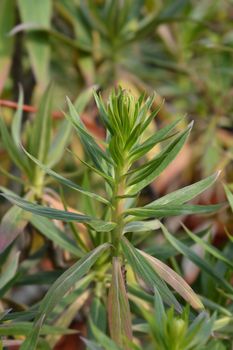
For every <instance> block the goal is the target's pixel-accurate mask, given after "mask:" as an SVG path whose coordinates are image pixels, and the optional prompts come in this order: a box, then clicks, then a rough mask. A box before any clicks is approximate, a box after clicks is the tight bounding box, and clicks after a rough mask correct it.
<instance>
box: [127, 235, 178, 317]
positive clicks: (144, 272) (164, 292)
mask: <svg viewBox="0 0 233 350" xmlns="http://www.w3.org/2000/svg"><path fill="white" fill-rule="evenodd" d="M121 245H122V249H123V252H124V254H125V256H126V258H127V260H128V262H129V264H130V265H131V267H132V269H133V271H134V272H135V273H136V274H137V275H138V276H140V278H141V279H143V280H144V282H145V283H146V284H147V285H148V286H150V287H151V288H152V290H153V289H154V286H155V287H156V288H157V289H158V290H159V293H160V294H161V296H162V298H163V300H164V301H165V303H167V304H168V305H174V307H175V308H176V310H177V311H179V312H181V311H182V309H181V306H180V304H179V303H178V301H177V300H176V298H175V297H174V295H173V294H172V293H171V291H170V290H169V289H168V287H167V285H166V284H165V282H164V281H163V280H162V279H161V278H160V276H159V275H158V273H157V272H156V271H155V270H154V269H153V267H152V266H151V264H150V263H149V262H148V261H147V260H146V259H145V257H144V256H142V255H141V254H140V253H139V252H138V251H137V249H136V248H134V247H133V246H132V245H131V244H130V243H129V241H128V240H127V239H126V238H125V237H123V238H122V240H121Z"/></svg>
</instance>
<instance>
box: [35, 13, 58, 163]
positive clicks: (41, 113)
mask: <svg viewBox="0 0 233 350" xmlns="http://www.w3.org/2000/svg"><path fill="white" fill-rule="evenodd" d="M34 11H35V10H34ZM52 94H53V88H52V85H51V84H50V85H49V86H48V87H47V89H46V90H45V92H44V94H43V96H42V98H41V101H40V105H39V109H38V112H37V113H36V116H35V119H34V121H33V127H32V133H31V135H30V152H31V153H32V155H33V156H34V157H36V158H37V159H38V160H39V161H41V162H45V163H46V161H47V155H48V152H49V147H50V139H51V127H52V116H51V111H52Z"/></svg>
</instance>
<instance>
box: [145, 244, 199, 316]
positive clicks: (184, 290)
mask: <svg viewBox="0 0 233 350" xmlns="http://www.w3.org/2000/svg"><path fill="white" fill-rule="evenodd" d="M138 252H139V253H140V254H142V255H143V256H144V257H145V258H146V260H147V261H148V262H149V263H150V264H151V265H152V267H153V268H154V269H155V271H156V272H157V274H158V275H159V276H160V277H161V278H162V279H163V280H164V281H166V283H168V284H169V285H170V286H172V288H174V289H175V291H176V292H177V293H178V294H180V295H181V297H182V298H183V299H185V300H186V301H187V302H188V303H189V304H190V305H192V307H193V308H194V309H197V310H200V309H203V304H202V302H201V301H200V299H199V297H198V296H197V295H196V293H194V291H193V290H192V288H191V287H190V286H189V285H188V283H187V282H185V280H184V279H183V278H182V277H181V276H179V275H178V274H177V273H176V272H175V271H173V270H172V269H171V268H170V267H169V266H167V265H166V264H164V263H163V262H162V261H160V260H158V259H156V258H154V257H152V256H151V255H149V254H147V253H144V252H143V251H139V250H138Z"/></svg>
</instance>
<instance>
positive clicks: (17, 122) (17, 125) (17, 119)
mask: <svg viewBox="0 0 233 350" xmlns="http://www.w3.org/2000/svg"><path fill="white" fill-rule="evenodd" d="M22 117H23V88H22V86H21V85H19V100H18V107H17V111H16V112H15V115H14V118H13V120H12V124H11V134H12V138H13V140H14V143H15V145H16V146H17V148H18V149H19V150H20V152H21V147H20V146H21V127H22Z"/></svg>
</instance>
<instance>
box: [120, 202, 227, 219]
mask: <svg viewBox="0 0 233 350" xmlns="http://www.w3.org/2000/svg"><path fill="white" fill-rule="evenodd" d="M221 208H222V204H213V205H191V204H183V205H174V204H173V205H170V204H165V205H158V206H157V207H156V206H153V207H143V208H140V207H139V208H130V209H126V210H125V212H124V213H125V214H128V215H135V216H136V217H140V218H144V219H146V218H151V217H155V218H162V217H164V216H178V215H191V214H210V213H213V212H216V211H218V210H219V209H221Z"/></svg>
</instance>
